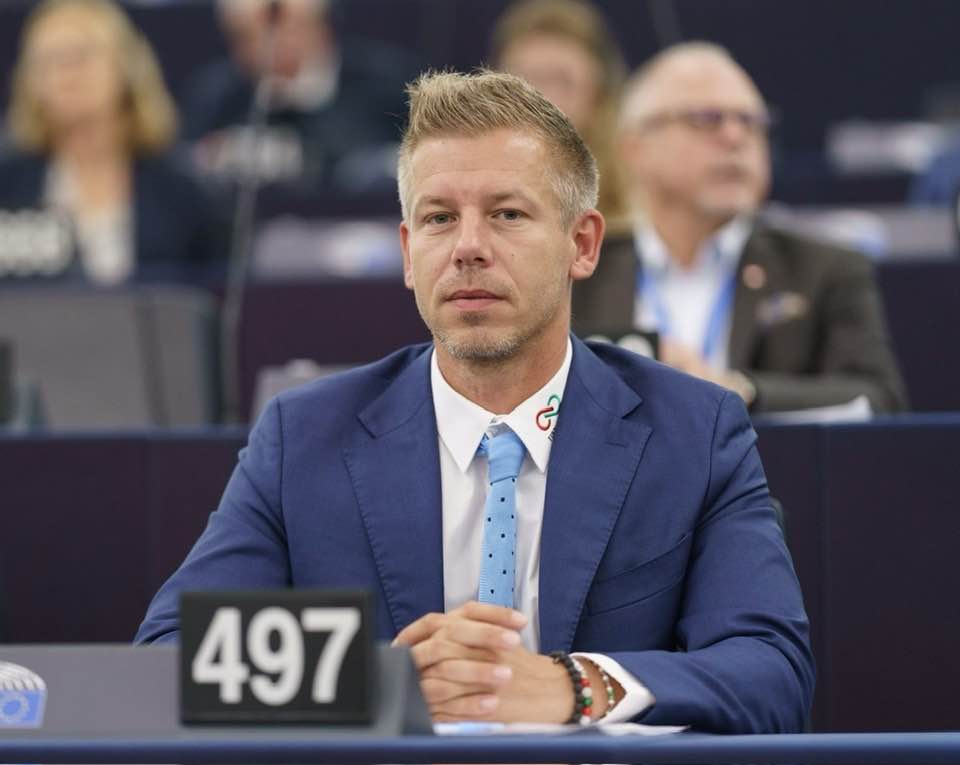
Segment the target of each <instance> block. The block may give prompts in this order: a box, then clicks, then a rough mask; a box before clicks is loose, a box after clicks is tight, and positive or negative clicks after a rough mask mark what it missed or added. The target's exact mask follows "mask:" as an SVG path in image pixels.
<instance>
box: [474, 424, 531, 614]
mask: <svg viewBox="0 0 960 765" xmlns="http://www.w3.org/2000/svg"><path fill="white" fill-rule="evenodd" d="M478 451H479V453H480V454H485V455H486V457H487V463H488V465H489V479H490V488H489V490H488V493H487V503H486V505H485V506H484V509H483V548H482V552H481V554H482V556H483V557H482V559H481V562H480V588H479V590H480V591H479V593H478V596H477V599H478V600H479V601H480V602H481V603H495V604H496V605H498V606H507V607H508V608H513V590H514V578H515V575H514V571H515V570H516V548H517V474H518V473H519V472H520V465H521V464H523V455H524V454H525V453H526V449H524V447H523V441H521V440H520V438H519V436H517V434H516V433H514V432H513V431H512V430H510V429H509V428H508V429H505V430H503V431H501V432H500V433H498V434H497V435H496V436H494V437H493V438H488V437H487V436H484V437H483V441H481V443H480V449H479V450H478Z"/></svg>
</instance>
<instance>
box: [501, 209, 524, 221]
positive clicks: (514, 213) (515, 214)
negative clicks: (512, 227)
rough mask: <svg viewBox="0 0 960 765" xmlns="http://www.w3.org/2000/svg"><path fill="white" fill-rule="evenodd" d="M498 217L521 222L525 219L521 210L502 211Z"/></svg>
mask: <svg viewBox="0 0 960 765" xmlns="http://www.w3.org/2000/svg"><path fill="white" fill-rule="evenodd" d="M497 215H499V216H500V217H501V218H503V219H504V220H520V219H521V218H522V217H523V213H522V212H520V211H519V210H501V211H500V212H498V213H497Z"/></svg>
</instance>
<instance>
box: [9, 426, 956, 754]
mask: <svg viewBox="0 0 960 765" xmlns="http://www.w3.org/2000/svg"><path fill="white" fill-rule="evenodd" d="M757 429H758V433H759V439H760V440H759V445H760V453H761V456H762V457H763V460H764V466H765V469H766V472H767V476H768V479H769V482H770V486H771V489H772V491H773V493H774V494H775V495H777V496H778V497H779V498H780V499H781V501H782V502H783V504H784V508H785V510H786V515H787V538H788V543H789V546H790V549H791V552H792V554H793V557H794V561H795V563H796V566H797V571H798V574H799V576H800V581H801V584H802V586H803V590H804V598H805V601H806V605H807V611H808V613H809V615H810V620H811V625H812V630H813V644H814V652H815V655H816V657H817V663H818V681H817V696H816V699H815V702H814V712H813V726H814V730H817V731H822V732H838V731H849V730H860V731H882V730H936V729H945V728H951V727H955V726H956V725H958V723H960V696H958V694H957V692H956V678H957V677H960V650H957V646H958V645H960V611H958V609H957V608H956V605H955V598H953V599H952V600H951V598H952V597H953V596H952V595H951V592H950V586H951V585H952V583H955V582H957V581H958V579H960V562H958V559H957V555H956V548H957V540H958V539H960V513H958V512H957V497H958V496H960V456H958V455H960V414H954V415H941V416H933V415H927V416H912V417H900V418H888V419H885V420H878V421H877V422H874V423H870V424H864V425H856V426H854V425H846V426H840V425H838V426H812V425H811V426H778V425H770V424H763V425H759V426H758V428H757ZM243 440H244V437H243V434H242V432H238V431H233V430H229V431H225V430H211V431H204V432H202V433H201V432H195V433H192V434H187V433H177V434H167V435H159V434H155V433H154V434H151V433H141V434H126V435H116V436H111V437H106V436H103V435H99V436H98V435H94V434H90V435H88V436H79V435H77V436H71V437H29V438H0V486H3V487H4V489H3V494H2V495H0V496H2V500H0V502H2V507H3V511H4V527H3V534H0V580H2V581H3V583H4V586H5V589H6V596H7V598H6V599H7V603H8V606H9V616H8V623H9V635H8V638H9V639H10V640H12V641H17V642H44V641H45V642H63V641H76V642H104V641H125V640H130V639H131V638H132V636H133V633H134V632H135V630H136V627H137V625H138V624H139V621H140V619H141V618H142V616H143V613H144V611H145V609H146V606H147V603H148V602H149V598H150V597H151V595H152V594H153V593H154V592H155V591H156V589H157V588H158V587H159V585H160V584H161V583H162V582H163V580H164V579H165V578H166V577H167V576H168V575H169V573H170V572H171V571H172V570H173V568H174V567H175V566H176V565H177V564H178V563H179V561H180V560H182V558H183V556H184V555H185V554H186V552H187V550H189V548H190V546H191V544H192V543H193V541H194V540H195V539H196V538H197V536H198V535H199V533H200V531H201V530H202V528H203V526H204V523H205V522H206V518H207V515H208V514H209V513H210V512H211V511H212V510H213V509H214V508H215V507H216V504H217V498H218V497H219V495H220V492H221V491H222V489H223V486H224V484H225V483H226V479H227V476H228V475H229V473H230V470H231V469H232V467H233V464H234V462H235V460H236V452H237V450H238V448H239V447H240V445H241V444H242V443H243ZM118 572H122V575H120V576H118ZM0 761H2V758H0ZM168 761H169V760H168ZM607 761H608V762H609V761H611V760H607ZM956 762H960V757H957V758H956Z"/></svg>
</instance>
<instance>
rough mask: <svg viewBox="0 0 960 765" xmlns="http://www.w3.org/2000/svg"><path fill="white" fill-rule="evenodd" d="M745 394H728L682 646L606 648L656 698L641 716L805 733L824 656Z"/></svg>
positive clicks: (714, 728) (682, 621)
mask: <svg viewBox="0 0 960 765" xmlns="http://www.w3.org/2000/svg"><path fill="white" fill-rule="evenodd" d="M755 441H756V435H755V434H754V432H753V429H752V428H751V426H750V423H749V420H748V417H747V414H746V410H745V409H744V407H743V404H742V402H741V401H740V400H739V399H738V398H737V397H736V396H734V395H732V394H725V395H724V397H723V398H722V400H721V403H720V405H719V409H718V414H717V419H716V422H715V428H714V434H713V439H712V444H711V457H710V477H709V483H708V489H707V495H706V497H705V501H704V505H703V511H702V513H701V515H700V517H699V521H698V523H697V525H696V528H695V529H694V537H693V547H692V550H691V556H690V560H689V564H688V569H687V575H686V582H685V594H684V597H683V602H682V606H681V613H680V615H679V618H678V621H677V625H676V632H675V638H676V642H677V649H676V650H673V651H662V650H654V651H638V652H612V653H610V654H608V655H609V656H610V657H611V658H612V659H614V660H615V661H617V662H619V663H620V664H621V666H623V667H624V668H625V669H626V670H628V671H629V672H631V673H632V674H633V675H634V677H636V678H637V679H638V680H639V681H640V682H641V683H642V684H643V685H644V686H646V688H648V689H649V690H650V691H651V692H652V693H653V695H654V697H655V699H656V702H655V704H654V705H653V706H652V707H651V708H650V709H649V710H648V711H647V712H645V713H644V714H642V715H641V716H640V717H639V721H642V722H644V723H649V724H654V725H690V726H692V727H693V728H694V729H697V730H702V731H711V732H724V733H772V732H788V731H800V730H802V729H803V727H804V725H805V722H806V719H807V716H808V714H809V710H810V704H811V700H812V696H813V687H814V674H815V672H814V662H813V656H812V653H811V650H810V645H809V626H808V623H807V617H806V613H805V611H804V607H803V599H802V596H801V593H800V585H799V583H798V581H797V578H796V574H795V573H794V570H793V564H792V562H791V559H790V555H789V553H788V552H787V549H786V545H785V543H784V540H783V534H782V532H781V530H780V527H779V526H778V524H777V521H776V518H775V515H774V512H773V509H772V507H771V503H770V497H769V493H768V491H767V483H766V477H765V476H764V473H763V468H762V466H761V464H760V458H759V456H758V454H757V449H756V445H755Z"/></svg>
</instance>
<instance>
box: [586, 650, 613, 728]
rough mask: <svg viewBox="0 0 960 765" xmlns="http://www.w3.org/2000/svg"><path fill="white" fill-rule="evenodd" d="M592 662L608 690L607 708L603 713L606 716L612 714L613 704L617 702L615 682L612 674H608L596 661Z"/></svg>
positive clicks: (604, 687) (605, 688)
mask: <svg viewBox="0 0 960 765" xmlns="http://www.w3.org/2000/svg"><path fill="white" fill-rule="evenodd" d="M591 663H592V664H593V666H595V667H596V668H597V671H598V672H599V673H600V679H601V680H602V681H603V689H604V690H605V691H606V692H607V708H606V710H605V711H604V713H603V716H604V717H606V716H607V715H608V714H610V710H611V709H613V705H614V704H616V703H617V696H616V694H615V693H614V692H613V682H612V681H611V680H610V675H608V674H607V671H606V670H605V669H604V668H603V667H601V666H600V665H599V664H597V663H596V662H591Z"/></svg>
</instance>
